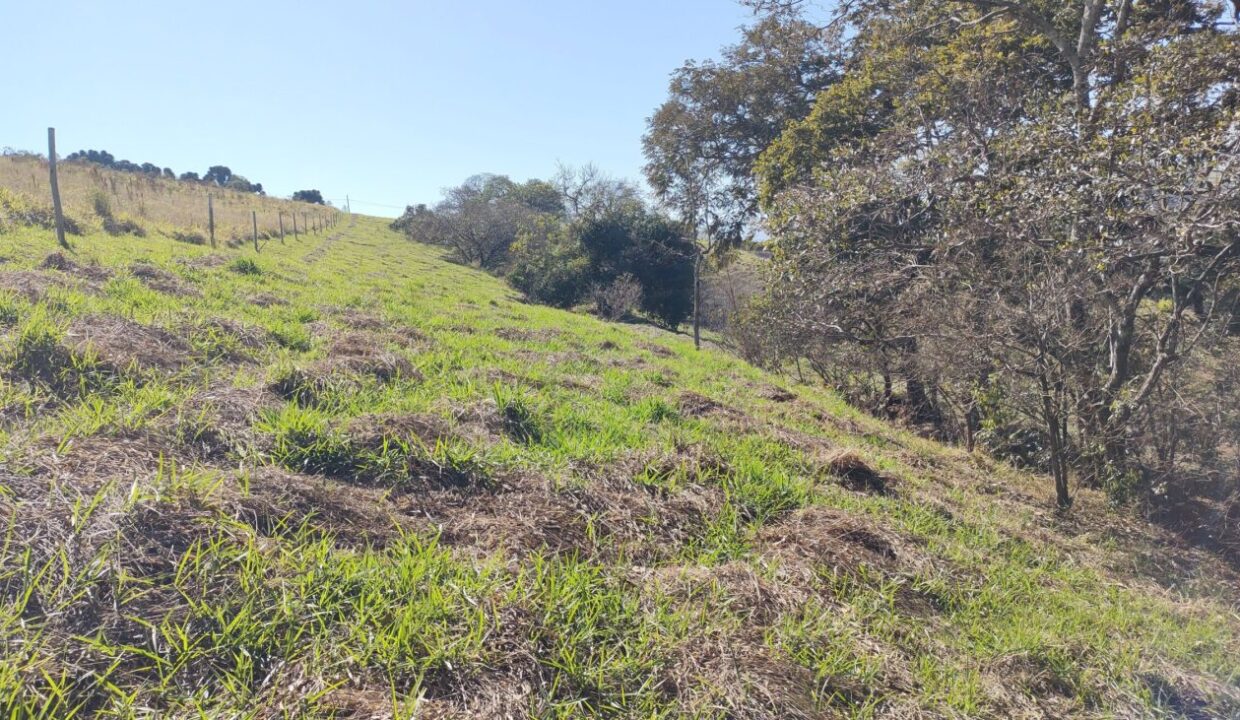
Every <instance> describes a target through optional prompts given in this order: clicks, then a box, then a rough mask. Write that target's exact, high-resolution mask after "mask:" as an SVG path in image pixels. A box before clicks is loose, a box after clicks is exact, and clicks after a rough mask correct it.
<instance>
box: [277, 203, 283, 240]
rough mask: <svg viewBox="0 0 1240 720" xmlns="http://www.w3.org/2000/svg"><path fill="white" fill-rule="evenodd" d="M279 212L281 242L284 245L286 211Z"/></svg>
mask: <svg viewBox="0 0 1240 720" xmlns="http://www.w3.org/2000/svg"><path fill="white" fill-rule="evenodd" d="M278 214H279V216H280V244H281V245H283V244H284V211H283V210H281V211H280V212H279V213H278Z"/></svg>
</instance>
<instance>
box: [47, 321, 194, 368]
mask: <svg viewBox="0 0 1240 720" xmlns="http://www.w3.org/2000/svg"><path fill="white" fill-rule="evenodd" d="M65 343H66V345H67V346H68V348H69V349H70V350H71V351H72V352H73V353H74V354H77V355H83V354H87V353H89V354H91V355H93V357H94V358H95V361H96V363H97V364H98V366H99V367H100V369H102V370H104V371H107V372H111V373H115V374H122V373H127V372H132V371H134V370H139V371H141V370H158V371H164V372H174V371H177V370H180V369H181V368H183V367H185V366H186V364H187V363H188V362H189V359H190V354H191V352H192V349H191V348H190V345H189V343H188V342H186V341H185V340H184V339H183V338H181V337H179V336H177V335H174V334H172V333H170V332H168V331H167V330H164V329H162V328H157V327H152V326H150V325H141V324H139V323H136V322H133V321H132V320H127V319H125V318H121V317H117V316H115V315H90V316H87V317H83V318H78V319H77V320H74V321H73V323H72V324H71V325H70V326H69V330H68V331H67V332H66V334H65Z"/></svg>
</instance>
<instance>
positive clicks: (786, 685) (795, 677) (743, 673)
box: [661, 634, 823, 720]
mask: <svg viewBox="0 0 1240 720" xmlns="http://www.w3.org/2000/svg"><path fill="white" fill-rule="evenodd" d="M661 680H662V683H661V684H662V685H663V686H664V687H666V688H667V690H668V692H669V693H670V694H671V695H672V696H673V697H675V698H677V700H679V702H680V703H681V705H682V707H684V708H685V709H687V710H688V712H687V713H686V714H687V715H689V716H695V717H696V716H697V715H698V714H703V715H712V716H713V715H716V714H722V716H723V717H730V718H748V719H751V720H777V719H778V720H802V719H803V720H811V719H817V718H821V717H823V714H822V713H821V712H819V711H818V709H817V708H816V707H815V703H814V698H813V695H812V694H811V688H813V687H814V686H815V683H814V678H813V675H812V674H811V673H810V671H809V670H807V669H806V668H803V667H801V666H799V665H794V664H792V663H791V662H789V661H787V660H785V659H783V658H780V657H778V656H777V655H776V654H775V651H773V650H771V649H769V648H767V647H765V644H764V642H763V639H762V638H761V637H760V636H753V637H735V636H731V635H722V634H711V635H706V636H700V635H699V636H694V637H691V638H689V639H688V640H686V641H685V642H684V643H683V644H682V645H681V646H680V647H678V648H677V649H676V651H675V653H674V655H673V658H672V659H671V662H670V663H669V664H668V666H667V668H666V669H665V670H664V671H663V673H662V678H661Z"/></svg>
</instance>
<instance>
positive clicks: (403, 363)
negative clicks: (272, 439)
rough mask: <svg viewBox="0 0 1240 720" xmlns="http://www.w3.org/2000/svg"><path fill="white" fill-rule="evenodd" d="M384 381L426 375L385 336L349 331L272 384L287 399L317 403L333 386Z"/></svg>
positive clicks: (415, 379) (304, 403) (274, 390)
mask: <svg viewBox="0 0 1240 720" xmlns="http://www.w3.org/2000/svg"><path fill="white" fill-rule="evenodd" d="M366 377H369V378H373V379H375V380H377V381H379V382H381V383H387V382H393V381H396V380H413V381H419V380H421V379H422V373H420V372H419V371H418V369H417V368H415V367H414V366H413V363H411V362H409V359H408V358H406V357H405V356H404V355H401V354H398V353H394V352H391V351H388V350H387V349H386V348H385V344H384V342H383V339H382V338H381V337H376V336H374V335H371V334H368V333H348V334H346V335H344V336H342V337H340V338H337V339H336V340H335V341H334V342H333V343H332V345H331V346H330V347H329V348H328V356H327V357H326V358H324V359H323V360H319V361H318V362H315V363H313V364H311V365H310V366H308V367H303V368H296V369H293V370H292V371H290V372H288V373H286V374H284V375H283V376H282V377H280V378H277V379H276V380H275V381H274V382H273V383H272V384H271V385H270V386H269V387H270V389H271V391H272V392H274V393H276V394H277V395H279V396H280V397H282V398H284V399H286V400H294V401H296V402H298V403H300V404H302V405H314V404H316V403H317V402H319V400H320V398H321V397H322V396H323V395H324V394H325V393H330V392H331V391H332V390H333V389H341V388H348V387H352V386H356V385H357V383H358V380H359V379H360V378H366Z"/></svg>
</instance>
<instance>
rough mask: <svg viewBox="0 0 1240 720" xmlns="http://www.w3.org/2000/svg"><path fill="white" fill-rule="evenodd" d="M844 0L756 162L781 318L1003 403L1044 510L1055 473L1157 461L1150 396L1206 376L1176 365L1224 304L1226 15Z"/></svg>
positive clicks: (923, 383)
mask: <svg viewBox="0 0 1240 720" xmlns="http://www.w3.org/2000/svg"><path fill="white" fill-rule="evenodd" d="M843 7H844V10H843V11H842V14H841V15H840V16H839V17H838V18H837V19H836V22H837V23H840V24H841V25H844V26H847V28H848V30H847V35H848V37H849V38H850V40H849V43H848V60H847V63H846V67H845V72H844V74H843V77H842V78H841V79H840V81H839V82H837V83H834V84H833V85H831V86H830V87H829V88H827V89H826V90H824V91H823V92H821V93H820V94H819V95H818V97H817V99H816V101H815V103H814V107H813V108H812V110H811V111H810V112H809V113H808V114H807V115H806V116H805V118H803V119H802V120H799V121H797V122H795V123H793V124H792V125H790V126H789V127H787V128H786V129H785V130H784V132H783V133H782V134H781V137H780V138H779V140H777V141H776V142H775V143H773V144H772V145H771V147H769V148H768V149H767V150H766V151H765V152H764V154H763V156H762V158H761V159H760V161H759V162H758V165H757V168H758V178H759V184H760V196H761V198H762V202H763V207H764V209H765V210H767V211H768V213H769V214H770V216H771V218H772V220H773V229H774V231H775V233H776V235H777V236H778V238H779V241H778V249H777V253H776V260H777V262H776V267H777V268H778V272H779V274H780V282H779V283H778V284H777V290H776V292H777V293H778V296H779V298H780V300H781V303H780V304H779V305H778V307H779V309H780V311H782V312H785V313H786V318H787V320H788V323H789V325H790V328H791V330H790V331H791V332H796V333H802V334H803V335H805V336H808V337H810V338H812V339H813V340H812V341H811V342H810V343H808V345H807V346H808V347H810V348H816V347H821V348H823V349H824V350H823V354H824V356H826V357H827V359H828V360H827V361H830V359H831V353H833V352H838V351H839V349H840V348H844V349H851V350H853V351H856V352H862V353H865V354H866V355H867V356H868V357H869V358H871V360H872V361H873V363H874V365H872V367H879V368H882V369H883V370H884V372H889V371H890V372H896V373H900V374H902V375H903V377H904V378H905V379H906V380H907V381H908V384H909V390H910V395H912V391H913V390H914V389H915V388H916V389H917V391H918V392H920V393H923V394H925V395H926V396H927V397H926V398H925V399H924V401H921V402H930V401H931V396H934V397H937V398H938V402H939V403H940V404H950V403H952V402H955V404H956V406H957V408H958V409H959V410H960V413H961V415H963V416H964V418H965V419H964V420H963V421H962V423H963V424H964V425H965V427H966V430H967V431H968V432H970V433H971V432H972V430H974V429H977V425H978V421H979V418H980V415H981V414H984V413H985V412H991V413H994V412H995V408H996V403H997V404H998V405H1000V406H1001V407H1002V408H1003V410H1004V411H1005V412H1010V413H1016V414H1018V415H1021V416H1024V417H1026V418H1028V420H1029V421H1030V422H1031V423H1032V426H1033V427H1035V428H1037V429H1038V431H1039V433H1040V435H1041V441H1040V452H1041V453H1042V458H1041V460H1040V462H1041V463H1042V464H1043V465H1044V466H1045V467H1046V468H1047V469H1048V470H1049V471H1050V472H1051V474H1052V475H1053V476H1054V478H1055V486H1056V494H1057V498H1058V501H1059V503H1060V504H1061V505H1065V506H1066V505H1068V504H1069V503H1070V502H1071V493H1070V490H1069V484H1068V478H1069V472H1070V471H1071V470H1073V469H1075V470H1076V471H1077V472H1078V474H1079V475H1080V476H1081V477H1083V478H1086V479H1090V480H1093V481H1096V482H1098V483H1101V484H1104V485H1106V486H1108V487H1110V488H1112V489H1114V490H1116V491H1117V492H1121V491H1124V490H1128V489H1132V488H1134V487H1139V486H1141V485H1142V484H1144V485H1147V486H1148V485H1150V483H1151V481H1152V479H1153V478H1155V477H1156V476H1159V475H1160V474H1161V476H1163V477H1166V476H1169V474H1170V473H1171V472H1172V471H1173V470H1172V468H1171V462H1170V461H1171V460H1173V459H1174V458H1169V457H1167V454H1165V453H1159V454H1158V456H1152V455H1151V452H1150V450H1151V448H1156V447H1158V443H1156V442H1154V440H1153V439H1152V438H1153V437H1155V436H1159V435H1162V434H1165V433H1166V432H1176V428H1175V427H1174V425H1172V426H1171V427H1154V426H1152V425H1151V423H1153V422H1156V421H1157V420H1156V416H1157V415H1158V413H1154V412H1152V406H1153V403H1155V402H1156V401H1155V398H1159V399H1160V400H1159V402H1161V401H1165V399H1167V398H1172V397H1180V398H1187V397H1188V396H1189V395H1190V394H1191V391H1192V389H1193V387H1194V385H1198V386H1199V385H1200V383H1195V381H1194V379H1193V378H1191V377H1189V376H1188V375H1187V374H1186V373H1185V372H1184V369H1185V368H1187V367H1189V366H1193V367H1197V368H1200V367H1202V366H1208V365H1209V364H1210V363H1208V362H1204V363H1203V360H1204V359H1205V358H1209V357H1211V356H1217V355H1218V354H1219V353H1225V352H1228V348H1229V347H1230V344H1229V342H1230V341H1229V340H1228V338H1227V336H1226V330H1227V326H1228V325H1229V322H1228V320H1229V318H1230V317H1232V316H1233V314H1234V312H1235V298H1236V277H1237V272H1238V267H1237V264H1238V262H1240V180H1238V179H1237V178H1238V177H1240V174H1238V173H1237V169H1240V116H1238V114H1237V108H1238V107H1240V87H1238V86H1237V78H1240V45H1238V42H1237V37H1236V35H1235V34H1234V33H1232V32H1230V31H1228V30H1227V29H1226V27H1225V26H1223V25H1221V24H1220V22H1219V19H1220V16H1221V8H1219V7H1218V6H1217V5H1216V4H1213V3H1209V2H1193V1H1191V0H1149V1H1146V2H1143V1H1141V0H1074V1H1073V2H1062V1H1057V0H1045V1H1042V0H957V1H955V2H946V3H942V2H930V1H928V0H895V1H894V2H893V1H891V0H884V1H882V2H879V1H878V0H858V1H856V2H851V3H846V4H845V5H844V6H843ZM1208 384H1209V383H1206V385H1208ZM1191 405H1193V400H1191V399H1189V400H1186V404H1185V406H1184V408H1183V410H1184V412H1185V413H1188V412H1190V411H1191V410H1192V408H1191V407H1190V406H1191ZM1172 415H1174V413H1172ZM1162 422H1167V418H1166V413H1164V414H1163V420H1162ZM1208 455H1209V453H1198V455H1197V457H1196V458H1195V461H1196V462H1198V463H1199V466H1200V463H1204V462H1205V461H1206V460H1208Z"/></svg>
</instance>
